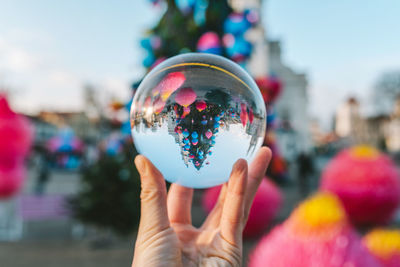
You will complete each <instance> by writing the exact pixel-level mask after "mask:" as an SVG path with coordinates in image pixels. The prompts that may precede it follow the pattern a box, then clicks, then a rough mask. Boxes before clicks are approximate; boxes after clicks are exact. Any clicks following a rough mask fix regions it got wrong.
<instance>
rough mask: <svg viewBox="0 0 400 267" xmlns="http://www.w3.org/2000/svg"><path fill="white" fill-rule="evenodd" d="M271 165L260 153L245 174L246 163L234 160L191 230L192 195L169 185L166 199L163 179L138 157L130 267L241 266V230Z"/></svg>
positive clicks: (267, 154) (265, 152) (267, 156)
mask: <svg viewBox="0 0 400 267" xmlns="http://www.w3.org/2000/svg"><path fill="white" fill-rule="evenodd" d="M270 159H271V151H270V150H269V149H268V148H266V147H262V148H261V149H260V150H259V151H258V153H257V156H256V157H255V159H254V160H253V162H252V164H251V165H250V167H249V168H248V166H247V162H246V161H245V160H243V159H240V160H238V161H237V162H236V163H235V164H234V166H233V168H232V172H231V175H230V178H229V181H228V182H227V183H225V184H224V185H223V187H222V189H221V193H220V195H219V199H218V201H217V204H216V205H215V206H214V208H213V210H212V211H211V212H210V214H209V215H208V217H207V219H206V221H205V222H204V224H203V225H202V226H201V227H200V228H195V227H193V226H192V222H191V206H192V197H193V189H190V188H186V187H183V186H180V185H178V184H172V185H171V187H170V189H169V192H168V194H167V190H166V185H165V181H164V178H163V176H162V174H161V173H160V172H159V171H158V170H157V168H156V167H155V166H154V165H153V164H152V163H151V162H150V161H149V160H148V159H147V158H145V157H144V156H141V155H139V156H137V157H136V159H135V164H136V167H137V169H138V171H139V173H140V180H141V185H142V192H141V195H140V198H141V217H140V225H139V232H138V237H137V240H136V245H135V254H134V258H133V263H132V266H134V267H160V266H166V267H175V266H179V267H194V266H196V267H197V266H210V267H212V266H219V267H237V266H241V264H242V243H243V242H242V232H243V228H244V226H245V225H246V221H247V218H248V215H249V212H250V207H251V204H252V202H253V199H254V196H255V194H256V192H257V188H258V186H259V185H260V182H261V180H262V179H263V177H264V174H265V171H266V169H267V166H268V164H269V161H270Z"/></svg>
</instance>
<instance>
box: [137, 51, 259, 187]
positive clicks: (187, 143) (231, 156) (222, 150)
mask: <svg viewBox="0 0 400 267" xmlns="http://www.w3.org/2000/svg"><path fill="white" fill-rule="evenodd" d="M132 103H133V104H132V108H131V128H132V136H133V140H134V143H135V146H136V148H137V150H138V151H139V152H140V153H141V154H143V155H144V156H146V157H147V158H148V159H150V160H151V161H152V162H153V164H154V165H155V166H156V167H157V168H158V169H159V170H160V171H161V173H162V174H163V175H164V178H165V179H166V180H167V181H169V182H171V183H178V184H180V185H183V186H186V187H192V188H206V187H212V186H215V185H219V184H222V183H224V182H226V181H227V180H228V179H229V175H230V172H231V169H232V165H233V164H234V163H235V161H236V160H238V159H239V158H244V159H246V160H248V161H250V160H252V158H253V157H254V154H255V152H256V151H257V150H258V148H259V147H260V146H261V145H262V143H263V140H264V134H265V127H266V111H265V105H264V101H263V99H262V96H261V93H260V91H259V89H258V87H257V85H256V84H255V82H254V81H253V79H252V78H251V77H250V76H249V74H247V72H246V71H245V70H243V69H242V68H241V67H240V66H239V65H237V64H236V63H234V62H232V61H230V60H228V59H226V58H224V57H221V56H216V55H211V54H202V53H188V54H182V55H179V56H175V57H172V58H170V59H168V60H166V61H164V62H163V63H161V64H159V65H158V66H157V67H155V68H154V69H153V70H152V71H150V72H149V73H148V74H147V76H146V77H145V78H144V80H143V81H142V83H141V84H140V86H139V88H138V90H137V92H136V94H135V96H134V99H133V102H132Z"/></svg>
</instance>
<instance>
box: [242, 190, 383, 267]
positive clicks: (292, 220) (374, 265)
mask: <svg viewBox="0 0 400 267" xmlns="http://www.w3.org/2000/svg"><path fill="white" fill-rule="evenodd" d="M264 266H274V267H306V266H307V267H308V266H318V267H320V266H321V267H350V266H351V267H382V265H380V263H379V262H378V260H377V259H376V258H375V257H374V256H372V255H371V254H370V253H369V252H368V250H367V249H366V248H365V247H364V246H363V244H362V242H361V239H360V238H359V236H358V235H357V233H356V232H355V231H354V230H353V229H352V228H351V226H350V224H349V223H348V222H347V218H346V213H345V211H344V209H343V207H342V205H341V203H340V201H339V200H338V199H337V198H336V197H335V196H334V195H333V194H330V193H319V194H317V195H315V196H313V197H311V198H310V199H308V200H306V201H305V202H303V203H302V204H300V206H299V207H298V208H297V209H296V210H295V211H294V212H293V213H292V215H291V216H290V217H289V219H287V220H286V221H285V222H284V223H283V224H282V225H279V226H277V227H275V228H274V229H273V230H272V232H271V233H269V234H268V235H266V236H265V237H263V238H262V239H261V241H260V242H259V243H258V245H257V246H256V248H255V249H254V250H253V252H252V253H251V255H250V262H249V267H264Z"/></svg>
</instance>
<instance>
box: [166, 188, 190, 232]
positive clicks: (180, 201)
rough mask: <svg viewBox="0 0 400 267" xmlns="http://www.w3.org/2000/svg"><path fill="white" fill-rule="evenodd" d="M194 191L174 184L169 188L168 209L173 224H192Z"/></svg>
mask: <svg viewBox="0 0 400 267" xmlns="http://www.w3.org/2000/svg"><path fill="white" fill-rule="evenodd" d="M192 198H193V189H191V188H187V187H184V186H181V185H179V184H172V185H171V187H170V188H169V192H168V198H167V207H168V217H169V220H170V222H171V223H182V224H191V223H192V219H191V212H190V211H191V207H192Z"/></svg>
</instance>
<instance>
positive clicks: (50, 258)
mask: <svg viewBox="0 0 400 267" xmlns="http://www.w3.org/2000/svg"><path fill="white" fill-rule="evenodd" d="M0 5H1V8H0V262H1V264H0V265H1V266H6V267H8V266H10V267H12V266H33V267H35V266H44V267H45V266H71V265H72V264H74V265H75V266H128V265H129V264H130V262H131V258H132V253H133V247H134V239H135V234H136V230H137V225H138V222H139V214H140V207H139V194H140V182H139V178H138V174H137V171H136V169H135V167H134V164H133V159H134V157H135V155H136V154H137V151H136V150H135V147H134V145H133V140H132V138H131V128H130V121H129V111H130V106H131V101H132V97H133V95H134V94H135V91H136V90H137V88H138V86H139V84H140V82H141V79H142V78H143V76H144V75H145V74H146V73H147V72H148V71H149V70H151V69H152V68H153V67H154V66H156V65H157V64H159V63H160V62H162V61H163V60H165V59H166V58H169V57H171V56H174V55H177V54H180V53H187V52H204V53H212V54H217V55H222V56H225V57H227V58H229V59H231V60H233V61H235V62H236V63H238V64H240V65H241V66H242V67H243V68H245V69H246V70H247V71H248V72H249V73H250V74H251V76H252V77H253V78H254V80H255V81H256V83H257V85H258V86H259V88H260V91H261V94H262V96H263V99H264V102H265V105H266V108H267V113H268V117H267V132H266V137H265V141H264V143H265V145H267V146H269V147H270V148H271V149H272V151H273V159H272V161H271V164H270V167H269V169H268V171H267V173H266V177H265V179H264V181H263V182H262V184H261V186H260V189H259V191H258V192H257V196H256V199H255V203H254V207H253V208H252V211H251V213H250V217H249V222H248V224H247V226H246V229H245V232H244V240H245V245H244V252H245V257H244V262H245V265H247V264H249V266H253V267H257V266H274V267H276V266H278V267H279V266H323V265H325V266H347V267H349V266H354V267H356V266H391V267H393V266H400V231H399V227H400V210H399V205H400V176H399V170H398V168H399V166H400V66H399V64H398V62H399V59H400V58H399V54H398V47H400V38H399V36H396V34H395V30H394V29H396V27H398V26H400V25H399V21H398V17H397V15H398V11H399V10H400V5H399V4H398V3H397V2H395V1H389V0H385V1H381V2H379V3H378V2H372V1H371V2H369V1H354V2H353V3H351V4H350V3H347V2H346V1H338V2H335V3H319V2H318V1H307V2H304V1H301V3H300V2H299V3H293V2H292V1H277V0H270V1H262V0H248V1H244V0H230V1H227V0H218V1H217V0H140V1H117V2H115V3H112V4H111V3H108V4H106V3H105V2H101V3H98V2H96V1H88V2H85V3H80V2H78V1H70V2H68V3H62V4H61V3H60V4H58V3H57V4H56V3H53V2H51V1H45V0H43V1H38V2H37V3H35V4H34V3H33V2H30V1H23V0H21V1H7V0H5V1H1V2H0ZM132 37H133V38H132ZM285 40H287V41H285ZM317 191H318V192H317ZM218 192H219V188H218V187H216V188H211V189H207V190H196V191H195V196H194V206H193V211H192V213H193V222H194V224H195V225H197V226H199V225H201V223H202V221H203V220H204V218H205V216H206V214H207V212H209V211H210V210H211V208H212V207H213V205H214V203H215V200H216V197H217V196H218ZM315 192H317V193H315ZM396 229H397V230H396ZM284 254H285V255H286V256H285V257H284V258H282V255H284Z"/></svg>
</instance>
